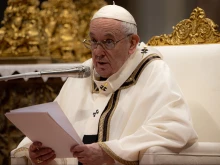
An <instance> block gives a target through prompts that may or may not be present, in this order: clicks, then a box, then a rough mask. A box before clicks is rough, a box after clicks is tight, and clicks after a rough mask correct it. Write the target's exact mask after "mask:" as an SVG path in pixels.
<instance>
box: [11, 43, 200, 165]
mask: <svg viewBox="0 0 220 165" xmlns="http://www.w3.org/2000/svg"><path fill="white" fill-rule="evenodd" d="M144 47H146V45H145V44H144V43H141V44H139V45H138V46H137V49H136V51H135V53H134V54H132V55H131V56H130V58H129V59H128V60H127V61H126V62H125V64H124V65H123V66H122V67H121V69H120V70H119V71H118V72H117V73H115V74H114V75H112V76H111V77H109V78H108V79H107V80H106V81H99V80H98V75H97V73H95V71H93V72H94V73H92V74H91V75H92V76H90V77H88V78H83V79H74V78H68V80H67V81H66V82H65V84H64V86H63V88H62V90H61V92H60V94H59V95H58V97H57V98H56V100H55V101H57V102H58V104H59V105H60V106H61V108H62V109H63V111H64V113H65V114H66V116H67V117H68V119H69V120H70V122H71V123H72V125H73V127H74V128H75V129H76V131H77V133H78V134H79V136H80V137H81V138H83V136H84V135H96V134H98V143H99V145H100V146H101V147H102V149H103V150H104V151H106V152H107V153H108V154H109V155H110V156H111V157H113V158H114V159H115V160H116V162H117V164H119V163H122V164H138V156H139V153H140V151H144V150H146V149H148V148H149V147H151V146H164V147H168V148H170V149H175V150H180V149H181V148H183V147H184V146H186V145H188V144H192V143H193V142H195V141H196V139H197V135H196V133H195V131H194V129H193V126H192V121H191V116H190V112H189V109H188V106H187V104H186V102H185V100H184V98H183V96H182V93H181V90H180V89H179V87H178V85H177V84H176V82H175V80H174V78H173V76H172V73H171V71H170V69H169V67H168V66H167V64H166V63H165V62H164V61H163V60H161V59H160V58H159V57H158V53H157V52H155V50H152V48H150V47H147V49H148V50H144ZM146 51H147V53H146ZM84 65H87V66H90V67H91V69H92V68H93V66H92V60H91V59H90V60H88V61H86V62H85V63H84ZM60 143H61V142H60ZM28 145H30V141H29V139H27V138H25V139H24V140H23V141H22V142H21V143H20V145H19V146H18V148H17V149H19V148H20V147H28ZM17 149H15V151H16V150H17ZM19 152H20V153H19ZM19 152H16V154H19V155H21V154H22V152H23V155H26V156H28V153H27V151H26V153H25V152H24V151H19ZM56 161H60V162H59V163H62V162H63V164H71V165H72V164H77V160H76V159H75V158H67V159H62V160H58V159H57V160H56ZM52 164H55V163H54V162H53V163H52Z"/></svg>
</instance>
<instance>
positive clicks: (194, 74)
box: [147, 7, 220, 142]
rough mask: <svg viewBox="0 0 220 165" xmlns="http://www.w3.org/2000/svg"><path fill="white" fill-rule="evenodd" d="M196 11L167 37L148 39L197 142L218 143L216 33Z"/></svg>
mask: <svg viewBox="0 0 220 165" xmlns="http://www.w3.org/2000/svg"><path fill="white" fill-rule="evenodd" d="M217 27H218V26H217V25H216V24H215V23H214V22H213V21H212V20H211V19H209V18H206V15H205V12H204V10H202V9H201V8H198V7H197V8H196V9H194V10H193V12H192V13H191V16H190V18H189V19H185V20H183V21H181V22H179V23H178V24H177V25H176V26H175V27H173V29H174V30H173V32H172V33H171V34H168V35H167V34H164V35H161V36H155V37H153V38H151V39H150V40H149V41H148V43H147V45H149V46H152V47H154V48H156V49H157V50H159V51H160V52H161V54H162V56H163V59H164V61H166V62H167V63H168V65H169V67H170V68H171V70H172V72H173V74H174V77H175V78H176V80H177V82H178V84H179V85H180V87H181V89H182V92H183V94H184V96H185V98H186V100H187V102H188V104H189V107H190V109H191V114H192V120H193V124H194V128H195V129H196V131H197V133H198V136H199V141H207V142H220V32H219V31H218V30H217Z"/></svg>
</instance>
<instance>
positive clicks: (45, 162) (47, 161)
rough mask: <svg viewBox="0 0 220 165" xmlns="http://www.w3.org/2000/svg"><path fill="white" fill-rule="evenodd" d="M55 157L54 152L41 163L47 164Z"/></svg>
mask: <svg viewBox="0 0 220 165" xmlns="http://www.w3.org/2000/svg"><path fill="white" fill-rule="evenodd" d="M55 158H56V154H54V155H53V156H52V157H50V158H48V159H47V160H45V161H43V162H42V163H43V164H42V165H46V164H48V163H49V162H51V161H52V160H54V159H55Z"/></svg>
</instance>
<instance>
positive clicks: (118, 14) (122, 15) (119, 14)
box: [92, 5, 137, 25]
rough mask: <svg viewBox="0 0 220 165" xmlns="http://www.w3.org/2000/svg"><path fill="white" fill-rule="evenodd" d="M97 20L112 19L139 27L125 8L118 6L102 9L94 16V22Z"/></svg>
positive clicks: (107, 6) (108, 6)
mask: <svg viewBox="0 0 220 165" xmlns="http://www.w3.org/2000/svg"><path fill="white" fill-rule="evenodd" d="M96 18H112V19H116V20H119V21H123V22H128V23H131V24H134V25H137V24H136V22H135V20H134V17H133V16H132V15H131V14H130V13H129V12H128V11H127V10H126V9H125V8H123V7H121V6H118V5H106V6H104V7H102V8H101V9H99V10H98V11H97V12H96V13H95V14H94V16H93V17H92V20H93V19H96Z"/></svg>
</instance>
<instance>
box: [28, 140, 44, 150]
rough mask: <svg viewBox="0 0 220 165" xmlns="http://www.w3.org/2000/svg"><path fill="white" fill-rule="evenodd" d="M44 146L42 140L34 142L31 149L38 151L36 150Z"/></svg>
mask: <svg viewBox="0 0 220 165" xmlns="http://www.w3.org/2000/svg"><path fill="white" fill-rule="evenodd" d="M41 146H42V143H41V142H34V143H32V144H31V145H30V147H29V151H31V152H33V151H36V150H39V148H40V147H41Z"/></svg>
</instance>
